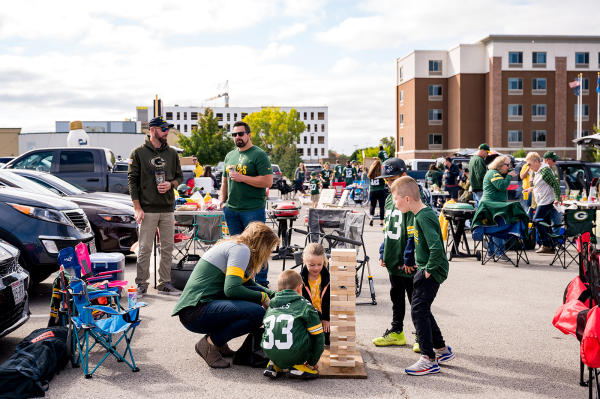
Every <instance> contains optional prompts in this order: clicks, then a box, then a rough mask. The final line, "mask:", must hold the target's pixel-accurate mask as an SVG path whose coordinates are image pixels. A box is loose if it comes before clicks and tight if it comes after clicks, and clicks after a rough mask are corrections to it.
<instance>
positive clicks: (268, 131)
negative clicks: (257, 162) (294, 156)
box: [243, 107, 305, 155]
mask: <svg viewBox="0 0 600 399" xmlns="http://www.w3.org/2000/svg"><path fill="white" fill-rule="evenodd" d="M243 121H244V122H246V123H247V124H248V125H250V130H251V131H252V144H254V145H257V146H259V147H260V148H262V149H263V150H265V151H266V152H267V154H269V155H271V153H272V151H273V149H275V148H277V147H286V148H289V147H290V146H291V145H295V144H296V143H297V142H298V140H299V139H300V133H301V132H303V131H304V129H305V126H304V123H303V122H302V121H300V118H299V113H298V111H296V110H295V109H291V110H290V112H285V111H281V110H279V108H276V107H267V108H263V109H262V110H260V111H259V112H253V113H251V114H249V115H246V117H245V118H244V119H243Z"/></svg>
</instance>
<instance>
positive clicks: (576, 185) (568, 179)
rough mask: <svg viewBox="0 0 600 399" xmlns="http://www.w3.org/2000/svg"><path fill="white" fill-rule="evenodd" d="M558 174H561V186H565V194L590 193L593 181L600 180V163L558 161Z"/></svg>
mask: <svg viewBox="0 0 600 399" xmlns="http://www.w3.org/2000/svg"><path fill="white" fill-rule="evenodd" d="M556 166H557V167H558V172H559V174H560V180H561V185H564V187H565V191H563V193H565V192H569V191H575V190H576V191H581V190H586V192H587V193H589V189H590V186H591V184H592V180H593V179H594V178H600V163H598V162H586V161H573V160H559V161H556Z"/></svg>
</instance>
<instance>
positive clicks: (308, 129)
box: [306, 123, 310, 132]
mask: <svg viewBox="0 0 600 399" xmlns="http://www.w3.org/2000/svg"><path fill="white" fill-rule="evenodd" d="M306 131H307V132H310V125H309V124H308V123H307V124H306Z"/></svg>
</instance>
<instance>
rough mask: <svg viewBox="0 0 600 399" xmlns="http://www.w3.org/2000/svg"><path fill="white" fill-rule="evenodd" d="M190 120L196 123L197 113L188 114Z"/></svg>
mask: <svg viewBox="0 0 600 399" xmlns="http://www.w3.org/2000/svg"><path fill="white" fill-rule="evenodd" d="M190 119H191V120H193V121H197V120H198V113H197V112H190Z"/></svg>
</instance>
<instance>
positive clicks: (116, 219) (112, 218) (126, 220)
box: [98, 213, 135, 224]
mask: <svg viewBox="0 0 600 399" xmlns="http://www.w3.org/2000/svg"><path fill="white" fill-rule="evenodd" d="M98 216H100V217H101V218H102V219H104V220H106V221H107V222H110V223H121V224H130V223H133V222H135V218H134V217H133V216H132V215H110V214H107V213H99V214H98Z"/></svg>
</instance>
